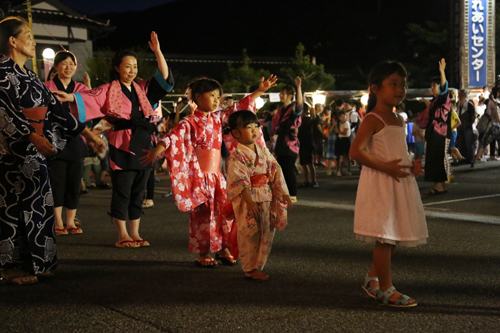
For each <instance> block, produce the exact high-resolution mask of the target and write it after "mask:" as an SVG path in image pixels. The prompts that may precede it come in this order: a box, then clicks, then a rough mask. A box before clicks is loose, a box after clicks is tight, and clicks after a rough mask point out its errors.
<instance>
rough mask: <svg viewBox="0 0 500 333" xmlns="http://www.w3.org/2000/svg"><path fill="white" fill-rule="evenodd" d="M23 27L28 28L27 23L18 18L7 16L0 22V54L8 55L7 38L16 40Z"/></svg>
mask: <svg viewBox="0 0 500 333" xmlns="http://www.w3.org/2000/svg"><path fill="white" fill-rule="evenodd" d="M24 25H25V26H26V27H28V22H26V20H25V19H23V18H22V17H18V16H9V17H6V18H5V19H3V20H2V21H1V22H0V54H3V55H7V54H8V53H9V50H10V48H9V38H10V37H14V38H18V37H19V34H20V33H21V31H22V30H23V26H24Z"/></svg>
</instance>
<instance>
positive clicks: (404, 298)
mask: <svg viewBox="0 0 500 333" xmlns="http://www.w3.org/2000/svg"><path fill="white" fill-rule="evenodd" d="M395 290H396V288H394V286H392V287H390V288H389V289H387V290H386V291H382V290H380V289H379V290H378V291H377V295H376V296H375V299H376V300H377V303H378V304H379V305H387V306H393V307H396V308H411V307H414V306H417V305H418V303H417V302H416V301H415V302H414V303H408V301H409V300H410V299H413V298H410V297H409V296H408V295H403V294H401V296H399V298H398V299H397V300H395V301H391V300H390V299H389V298H390V297H391V296H392V295H394V291H395Z"/></svg>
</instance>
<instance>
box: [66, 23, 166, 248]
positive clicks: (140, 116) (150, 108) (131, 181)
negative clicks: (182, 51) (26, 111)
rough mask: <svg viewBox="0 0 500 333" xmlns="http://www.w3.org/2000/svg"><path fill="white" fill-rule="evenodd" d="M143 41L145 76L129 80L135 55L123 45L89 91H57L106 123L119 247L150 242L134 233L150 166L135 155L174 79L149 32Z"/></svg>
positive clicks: (149, 139) (148, 138)
mask: <svg viewBox="0 0 500 333" xmlns="http://www.w3.org/2000/svg"><path fill="white" fill-rule="evenodd" d="M149 46H150V48H151V50H152V51H153V52H154V53H155V55H156V60H157V63H158V70H157V71H156V73H155V74H154V76H153V77H152V78H151V79H149V80H140V81H139V82H137V83H136V82H135V79H136V77H137V70H138V69H137V56H136V55H135V53H133V52H131V51H129V50H124V51H120V52H118V53H117V54H116V55H115V56H114V57H113V59H112V63H111V71H110V77H111V79H112V80H113V81H112V82H111V83H106V84H104V85H102V86H99V87H97V88H94V89H92V90H91V91H89V92H81V93H73V94H67V93H65V92H57V94H58V96H59V99H60V100H61V101H69V102H70V108H71V111H72V113H73V114H77V115H78V116H79V118H80V121H88V120H91V119H95V118H101V117H105V119H106V120H107V121H108V122H109V123H110V124H111V125H112V128H111V129H109V130H107V131H106V135H107V137H108V138H109V159H110V167H111V169H112V170H113V171H112V173H111V180H112V183H113V193H112V198H111V212H110V215H111V217H112V218H113V222H114V224H115V226H116V228H117V229H118V242H116V243H115V246H116V247H119V248H138V247H141V246H149V245H150V244H149V242H148V241H147V240H145V239H144V238H142V237H141V236H140V234H139V225H140V222H141V215H142V202H143V199H144V191H145V190H146V181H147V180H148V177H149V173H150V171H151V167H149V166H148V167H145V166H143V165H142V164H141V163H140V161H139V158H140V157H142V156H145V153H144V152H143V150H145V149H151V148H152V145H153V133H154V132H155V131H156V126H155V124H154V123H155V122H156V121H159V120H160V119H161V115H159V114H158V113H157V112H156V111H155V109H157V108H156V105H157V104H158V101H159V100H160V99H161V98H163V97H164V96H165V95H166V94H167V92H169V91H171V90H172V88H173V85H174V80H173V77H172V73H171V71H170V69H169V68H168V65H167V62H166V61H165V58H164V57H163V54H162V52H161V49H160V42H159V41H158V36H157V35H156V33H155V32H152V33H151V41H149ZM97 177H99V175H97ZM127 218H128V221H129V230H127Z"/></svg>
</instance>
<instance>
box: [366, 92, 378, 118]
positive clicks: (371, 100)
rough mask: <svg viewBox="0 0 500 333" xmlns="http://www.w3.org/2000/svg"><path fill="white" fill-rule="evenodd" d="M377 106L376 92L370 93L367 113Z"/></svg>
mask: <svg viewBox="0 0 500 333" xmlns="http://www.w3.org/2000/svg"><path fill="white" fill-rule="evenodd" d="M375 106H377V96H376V95H375V94H374V93H370V94H369V95H368V104H367V105H366V113H368V112H370V111H371V110H373V109H374V108H375Z"/></svg>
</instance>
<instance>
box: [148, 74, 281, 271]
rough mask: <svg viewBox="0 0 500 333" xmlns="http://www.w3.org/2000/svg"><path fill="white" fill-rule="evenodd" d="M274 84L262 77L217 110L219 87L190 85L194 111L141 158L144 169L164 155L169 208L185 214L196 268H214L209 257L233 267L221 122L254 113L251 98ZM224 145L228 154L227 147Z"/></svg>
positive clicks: (199, 82) (273, 79)
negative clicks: (251, 88)
mask: <svg viewBox="0 0 500 333" xmlns="http://www.w3.org/2000/svg"><path fill="white" fill-rule="evenodd" d="M276 81H277V78H276V77H275V76H274V75H271V76H270V77H269V78H268V79H267V80H264V78H262V80H261V81H260V84H259V88H258V89H257V90H256V91H255V92H254V93H253V94H250V95H248V96H247V97H245V98H243V99H241V100H239V101H238V102H235V103H234V105H233V106H231V107H228V108H226V109H223V110H219V109H218V107H219V102H220V96H221V95H222V87H221V85H220V84H219V82H217V81H215V80H213V79H209V78H200V79H197V80H194V81H193V82H191V83H190V84H189V86H188V89H189V91H190V95H191V96H190V99H191V100H192V101H194V102H195V103H196V106H197V109H196V110H195V111H194V112H193V114H191V115H189V116H187V117H185V118H184V119H182V120H181V121H180V122H179V124H177V126H176V127H175V128H174V129H173V130H172V131H171V132H170V133H169V134H167V135H166V136H165V137H164V138H162V139H160V142H159V144H158V146H157V147H156V148H155V149H154V150H150V151H148V154H147V155H146V156H144V157H143V158H141V161H142V163H143V164H144V165H151V164H152V163H153V162H154V161H155V160H156V158H157V157H158V155H159V154H160V153H162V152H164V151H165V157H166V159H167V161H168V166H169V172H170V179H171V182H172V192H173V194H174V200H175V204H176V205H177V207H178V208H179V210H181V211H183V212H188V211H189V212H190V214H189V236H190V240H189V251H190V252H192V253H197V254H198V256H199V258H198V260H197V261H196V264H197V265H199V266H202V267H214V266H215V265H216V264H217V261H216V260H215V259H214V258H212V256H211V253H212V252H215V253H216V259H220V260H221V261H222V263H223V264H226V265H234V264H235V263H236V260H235V259H234V257H233V256H232V255H231V253H230V251H229V249H228V246H229V235H230V232H231V227H232V225H233V219H234V215H233V209H232V207H231V202H230V201H229V200H227V196H226V180H225V179H224V176H223V175H222V173H221V172H220V160H221V144H222V133H221V118H226V117H229V115H231V114H232V113H233V112H235V111H238V110H242V109H243V110H248V109H251V108H252V109H254V108H255V107H254V104H255V103H254V101H255V99H256V98H257V97H259V96H261V95H262V94H263V93H264V92H265V91H267V90H268V89H269V88H271V87H274V86H275V85H276ZM228 135H229V134H228ZM233 140H234V139H233ZM227 146H228V149H230V145H227ZM231 146H233V145H231ZM230 151H231V150H230Z"/></svg>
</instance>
